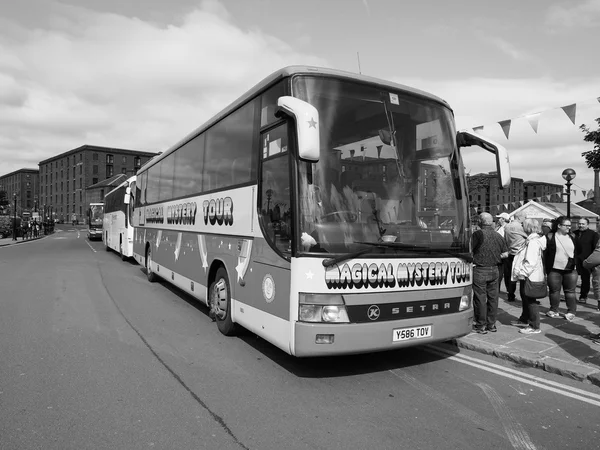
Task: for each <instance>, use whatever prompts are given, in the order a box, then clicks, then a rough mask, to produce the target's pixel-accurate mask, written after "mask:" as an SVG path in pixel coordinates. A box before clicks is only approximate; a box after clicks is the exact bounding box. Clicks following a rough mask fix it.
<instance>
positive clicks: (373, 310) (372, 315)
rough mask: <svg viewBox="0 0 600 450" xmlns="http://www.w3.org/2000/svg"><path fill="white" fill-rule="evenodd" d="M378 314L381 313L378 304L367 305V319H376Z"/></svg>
mask: <svg viewBox="0 0 600 450" xmlns="http://www.w3.org/2000/svg"><path fill="white" fill-rule="evenodd" d="M380 315H381V311H380V310H379V306H377V305H371V306H369V309H368V310H367V316H368V317H369V319H371V320H377V319H379V316H380Z"/></svg>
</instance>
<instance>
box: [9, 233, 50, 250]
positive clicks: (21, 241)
mask: <svg viewBox="0 0 600 450" xmlns="http://www.w3.org/2000/svg"><path fill="white" fill-rule="evenodd" d="M48 236H50V235H48ZM45 237H46V236H45V235H44V234H41V235H40V236H39V237H36V238H31V239H25V240H23V239H22V238H19V239H18V240H16V241H13V238H12V237H7V238H4V239H0V247H5V246H7V245H11V244H21V243H23V242H29V241H37V240H38V239H43V238H45Z"/></svg>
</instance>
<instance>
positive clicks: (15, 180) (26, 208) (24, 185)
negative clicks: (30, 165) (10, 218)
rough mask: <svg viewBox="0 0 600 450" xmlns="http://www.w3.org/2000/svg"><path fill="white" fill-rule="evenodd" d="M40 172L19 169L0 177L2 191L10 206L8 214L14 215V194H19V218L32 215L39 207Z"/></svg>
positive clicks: (0, 189)
mask: <svg viewBox="0 0 600 450" xmlns="http://www.w3.org/2000/svg"><path fill="white" fill-rule="evenodd" d="M38 183H39V170H37V169H19V170H15V171H14V172H11V173H8V174H6V175H2V176H0V191H4V192H6V199H7V200H8V201H9V204H8V206H7V208H6V212H9V213H10V214H11V215H13V214H14V199H15V197H14V194H17V195H16V197H17V216H22V215H23V213H26V214H27V213H31V212H32V211H35V209H36V207H39V198H38V187H39V184H38Z"/></svg>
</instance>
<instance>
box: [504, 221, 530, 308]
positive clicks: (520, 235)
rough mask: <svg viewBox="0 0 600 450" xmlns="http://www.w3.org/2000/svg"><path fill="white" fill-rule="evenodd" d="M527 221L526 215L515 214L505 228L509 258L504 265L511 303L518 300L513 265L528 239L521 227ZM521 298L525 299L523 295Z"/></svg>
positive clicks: (505, 282)
mask: <svg viewBox="0 0 600 450" xmlns="http://www.w3.org/2000/svg"><path fill="white" fill-rule="evenodd" d="M525 219H526V217H525V214H524V213H523V212H519V213H517V214H515V216H514V219H513V220H512V221H511V222H510V223H508V224H506V226H505V227H504V240H505V241H506V246H507V247H508V253H509V254H508V258H507V259H506V260H505V261H504V264H503V265H504V285H505V286H506V293H507V295H508V298H507V299H506V300H507V301H509V302H514V301H515V298H516V296H515V291H516V290H517V283H516V282H515V281H512V265H513V261H514V260H515V256H516V254H517V253H519V251H520V250H521V248H523V245H525V240H526V239H527V235H526V234H525V231H523V225H521V224H522V222H523V221H524V220H525ZM519 294H521V292H519ZM521 298H523V297H522V295H521Z"/></svg>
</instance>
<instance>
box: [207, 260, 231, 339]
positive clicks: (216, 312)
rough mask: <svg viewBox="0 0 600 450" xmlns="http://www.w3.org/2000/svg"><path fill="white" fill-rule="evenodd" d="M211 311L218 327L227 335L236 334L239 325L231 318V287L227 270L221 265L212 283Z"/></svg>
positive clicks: (211, 315)
mask: <svg viewBox="0 0 600 450" xmlns="http://www.w3.org/2000/svg"><path fill="white" fill-rule="evenodd" d="M209 295H210V297H209V298H210V302H209V304H210V312H209V315H210V317H211V318H213V319H214V320H216V322H217V328H219V331H220V332H221V333H222V334H224V335H225V336H234V335H235V334H236V332H237V325H236V324H235V323H233V320H231V288H230V285H229V279H228V277H227V271H226V270H225V268H224V267H219V269H218V270H217V273H216V275H215V279H214V280H213V282H212V283H211V285H210V290H209Z"/></svg>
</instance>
